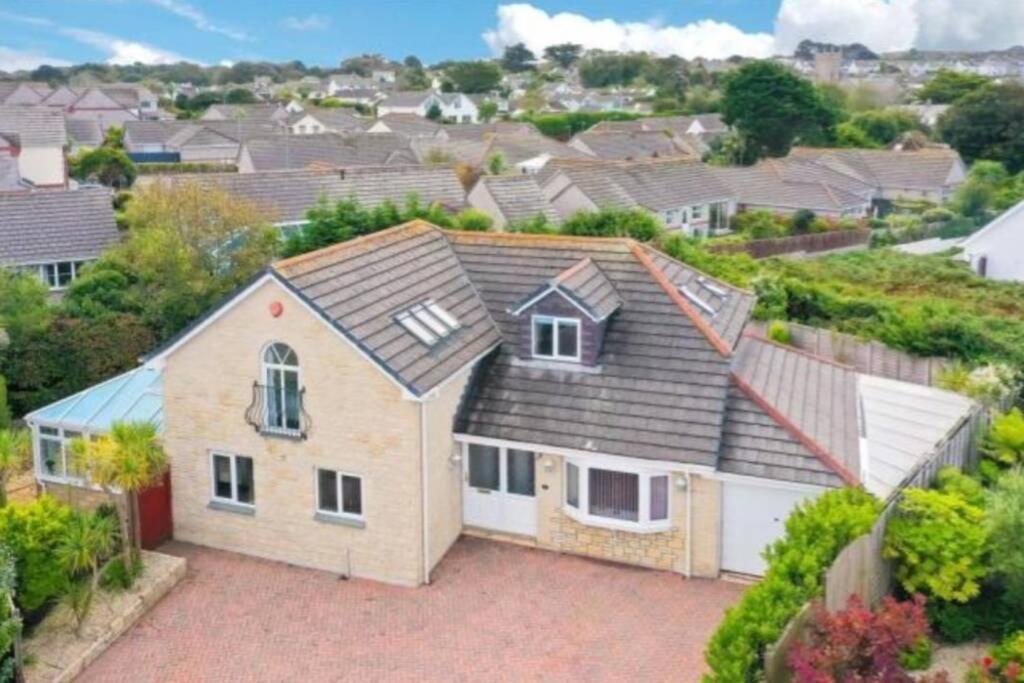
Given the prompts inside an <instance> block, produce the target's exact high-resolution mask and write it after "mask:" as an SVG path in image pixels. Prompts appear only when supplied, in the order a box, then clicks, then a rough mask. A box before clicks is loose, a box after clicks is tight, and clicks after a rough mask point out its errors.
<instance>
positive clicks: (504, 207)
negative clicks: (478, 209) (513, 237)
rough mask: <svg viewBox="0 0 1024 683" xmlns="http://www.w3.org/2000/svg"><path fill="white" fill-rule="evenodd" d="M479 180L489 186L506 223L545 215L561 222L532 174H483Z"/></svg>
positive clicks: (552, 220)
mask: <svg viewBox="0 0 1024 683" xmlns="http://www.w3.org/2000/svg"><path fill="white" fill-rule="evenodd" d="M477 182H479V183H482V184H483V186H484V187H485V188H487V191H488V192H489V193H490V195H491V197H492V198H493V199H494V203H495V204H497V205H498V210H499V211H501V215H502V216H503V217H504V218H505V222H506V223H516V222H518V221H524V220H530V219H533V218H536V217H537V216H544V217H545V218H546V219H547V220H548V222H550V223H552V224H557V223H558V222H559V217H558V213H557V212H556V211H555V209H554V208H553V207H552V206H551V203H550V202H549V201H548V200H547V198H546V197H545V196H544V193H542V192H541V191H540V187H538V185H537V181H536V180H534V179H533V177H532V176H528V175H504V176H482V177H481V178H480V180H478V181H477Z"/></svg>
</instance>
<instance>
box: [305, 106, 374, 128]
mask: <svg viewBox="0 0 1024 683" xmlns="http://www.w3.org/2000/svg"><path fill="white" fill-rule="evenodd" d="M306 116H312V117H313V118H314V119H316V120H317V121H319V122H320V123H322V124H323V125H324V126H325V127H326V128H329V129H330V130H332V131H342V130H355V131H362V130H366V129H367V128H368V127H369V126H370V125H371V124H372V123H373V121H370V120H369V119H363V118H360V117H358V116H353V115H352V114H351V113H350V112H349V111H347V110H346V109H344V108H342V107H307V108H306V110H305V111H301V112H299V113H297V114H292V115H291V117H289V125H294V124H296V123H298V122H299V121H300V120H302V119H303V118H304V117H306Z"/></svg>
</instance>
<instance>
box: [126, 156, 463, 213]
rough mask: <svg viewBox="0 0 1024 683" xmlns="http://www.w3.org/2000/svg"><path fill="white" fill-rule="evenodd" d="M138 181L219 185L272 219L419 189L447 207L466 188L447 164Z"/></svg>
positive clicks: (395, 199) (425, 200)
mask: <svg viewBox="0 0 1024 683" xmlns="http://www.w3.org/2000/svg"><path fill="white" fill-rule="evenodd" d="M140 182H143V183H147V182H165V183H172V184H173V183H198V184H199V185H201V186H207V187H219V188H223V189H224V190H226V191H227V192H229V193H231V194H234V195H237V196H239V197H244V198H246V199H248V200H250V201H252V202H254V203H256V204H257V205H259V206H261V207H264V208H265V209H266V211H267V212H268V217H269V218H270V220H272V221H274V222H282V223H283V222H294V221H301V220H303V219H305V217H306V212H307V211H308V210H309V209H310V208H312V207H313V206H314V205H315V204H316V203H317V201H318V200H319V199H320V198H321V197H323V198H324V199H326V200H327V201H328V202H338V201H341V200H345V199H355V200H356V201H357V202H359V204H360V205H362V206H364V207H367V208H372V207H375V206H378V205H380V204H382V203H384V202H385V201H391V202H392V203H394V204H396V205H397V206H399V207H401V206H402V205H403V204H404V202H405V201H406V199H407V198H408V197H409V195H412V194H415V195H416V196H417V197H418V198H419V201H420V203H421V204H423V205H429V204H434V203H438V204H440V205H442V206H443V207H444V208H445V209H447V210H449V211H459V210H461V209H462V208H464V207H465V206H466V194H465V191H464V190H463V188H462V184H461V183H460V182H459V178H458V176H457V175H456V174H455V170H454V169H452V168H450V167H444V166H386V167H356V168H349V169H345V171H344V178H343V177H342V173H341V172H340V171H302V170H300V171H260V172H256V173H195V174H178V175H170V176H160V177H159V179H156V178H153V177H145V176H144V177H143V178H141V179H140Z"/></svg>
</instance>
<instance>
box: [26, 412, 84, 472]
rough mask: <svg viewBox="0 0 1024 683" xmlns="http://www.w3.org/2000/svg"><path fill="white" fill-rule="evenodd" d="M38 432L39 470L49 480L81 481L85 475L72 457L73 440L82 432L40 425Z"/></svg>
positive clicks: (81, 434)
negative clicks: (77, 467)
mask: <svg viewBox="0 0 1024 683" xmlns="http://www.w3.org/2000/svg"><path fill="white" fill-rule="evenodd" d="M36 433H37V449H36V450H37V457H38V466H37V472H38V473H39V476H40V477H41V478H43V479H46V480H48V481H58V482H71V483H80V482H82V481H83V479H84V477H83V475H82V473H81V472H79V471H78V470H77V469H76V467H75V463H74V462H73V459H72V457H71V449H70V448H69V446H70V445H71V442H72V441H73V440H74V439H76V438H78V437H80V436H84V434H83V433H82V432H79V431H73V430H69V429H63V428H61V427H50V426H47V425H40V426H39V427H37V428H36Z"/></svg>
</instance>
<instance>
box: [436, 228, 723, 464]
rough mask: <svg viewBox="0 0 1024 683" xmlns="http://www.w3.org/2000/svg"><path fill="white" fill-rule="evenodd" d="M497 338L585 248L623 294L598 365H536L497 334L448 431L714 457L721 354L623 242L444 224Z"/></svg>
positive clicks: (692, 459)
mask: <svg viewBox="0 0 1024 683" xmlns="http://www.w3.org/2000/svg"><path fill="white" fill-rule="evenodd" d="M449 239H450V240H451V242H452V244H453V246H454V247H455V251H456V253H457V254H458V256H459V259H460V260H461V262H462V264H463V266H464V267H465V268H466V271H467V272H468V273H469V276H470V279H471V280H472V281H473V283H474V284H475V285H476V287H477V289H478V291H479V292H480V294H481V296H482V297H483V298H484V301H485V302H486V303H487V306H488V308H489V310H490V312H491V316H492V317H493V318H494V319H495V320H496V321H497V323H498V325H499V327H500V328H501V330H502V334H503V336H504V338H505V339H506V340H515V339H517V338H518V334H519V329H518V326H519V324H520V321H519V320H518V319H517V318H515V317H514V316H513V315H512V314H510V313H509V310H510V309H512V308H513V307H514V306H515V305H516V304H517V303H519V302H521V301H523V300H524V298H525V297H527V296H528V295H529V294H530V293H531V292H533V291H535V290H536V288H537V286H538V283H545V282H549V281H550V280H551V279H552V278H554V277H556V276H557V275H558V274H560V273H563V272H564V271H566V270H567V269H569V268H571V267H572V266H574V265H576V264H579V263H581V261H583V259H586V258H589V259H590V260H591V261H592V262H593V263H594V264H596V266H597V267H599V268H600V270H601V271H602V272H603V273H604V274H605V276H606V277H607V278H608V280H609V281H610V282H611V283H612V285H613V286H614V288H615V290H616V291H617V292H618V294H619V296H620V297H621V299H622V306H621V308H620V309H619V310H618V312H616V313H615V315H614V316H612V317H611V318H610V319H608V322H607V332H606V335H605V339H604V346H603V349H602V352H601V356H600V358H599V361H598V362H599V366H600V367H599V369H598V371H596V372H580V371H577V370H575V369H560V368H559V367H557V366H547V365H546V366H536V365H533V364H530V363H524V362H522V361H519V360H517V359H516V358H515V357H514V356H515V351H514V349H513V348H511V347H512V346H513V344H508V343H506V344H504V345H502V347H501V348H500V349H499V350H498V351H497V352H496V353H495V354H493V355H492V356H491V357H490V358H489V359H488V362H487V363H485V364H483V365H481V367H480V368H478V371H477V372H476V373H475V375H476V376H475V379H474V384H473V387H472V390H471V391H470V392H468V394H467V396H466V398H465V399H464V401H463V405H462V406H461V408H460V412H459V417H458V420H457V424H456V430H457V431H458V432H462V433H468V434H473V435H475V436H482V437H492V438H499V439H508V440H513V441H519V442H523V443H536V444H544V445H548V446H554V447H562V448H570V449H578V450H581V451H593V452H599V453H605V454H611V455H623V456H628V457H637V458H646V459H658V460H668V461H676V462H688V463H695V464H701V465H712V466H713V465H714V464H715V463H716V462H717V459H718V453H719V447H720V442H721V428H722V424H723V421H724V415H725V401H726V395H727V391H728V385H729V377H728V375H729V360H728V358H727V357H725V356H723V355H722V353H721V352H719V351H717V350H716V349H715V347H714V346H713V345H712V344H710V343H709V342H708V338H707V337H706V336H705V334H704V333H703V332H702V331H701V330H700V329H699V328H698V326H697V325H696V324H695V323H694V321H693V319H692V318H691V317H690V316H689V315H687V314H686V313H684V312H683V311H682V310H681V309H680V308H679V306H678V304H677V303H676V302H675V301H674V300H673V298H672V297H670V296H669V295H668V293H667V292H666V290H665V289H664V287H663V286H662V284H661V283H659V281H658V279H657V278H656V277H655V274H654V273H653V272H652V271H651V270H650V269H649V268H648V267H647V266H646V265H645V264H644V263H643V262H642V260H641V258H640V257H638V255H637V251H636V250H637V248H638V245H636V244H635V243H633V242H631V241H629V240H619V239H592V238H591V239H587V238H566V237H544V236H533V235H519V234H509V233H449Z"/></svg>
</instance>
